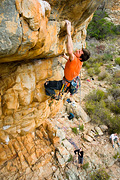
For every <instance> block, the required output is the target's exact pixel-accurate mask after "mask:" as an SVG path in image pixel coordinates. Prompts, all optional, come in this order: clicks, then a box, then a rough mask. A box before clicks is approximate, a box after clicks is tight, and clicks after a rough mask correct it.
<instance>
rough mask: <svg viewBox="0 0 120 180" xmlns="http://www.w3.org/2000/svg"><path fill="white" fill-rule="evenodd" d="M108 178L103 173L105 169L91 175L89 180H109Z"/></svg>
mask: <svg viewBox="0 0 120 180" xmlns="http://www.w3.org/2000/svg"><path fill="white" fill-rule="evenodd" d="M109 179H110V176H109V175H108V173H107V172H106V171H105V169H99V170H97V171H96V172H94V173H93V174H91V180H109Z"/></svg>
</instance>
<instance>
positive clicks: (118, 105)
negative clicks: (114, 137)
mask: <svg viewBox="0 0 120 180" xmlns="http://www.w3.org/2000/svg"><path fill="white" fill-rule="evenodd" d="M110 110H111V111H112V112H114V113H116V114H120V99H117V100H116V101H114V102H112V103H111V104H110Z"/></svg>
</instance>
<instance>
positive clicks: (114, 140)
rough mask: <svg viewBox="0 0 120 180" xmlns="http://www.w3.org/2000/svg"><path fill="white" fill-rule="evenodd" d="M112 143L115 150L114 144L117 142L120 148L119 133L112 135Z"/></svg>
mask: <svg viewBox="0 0 120 180" xmlns="http://www.w3.org/2000/svg"><path fill="white" fill-rule="evenodd" d="M109 139H110V142H111V143H112V147H113V148H114V143H115V142H117V144H118V146H119V147H120V143H119V138H118V135H117V133H115V134H111V135H110V138H109Z"/></svg>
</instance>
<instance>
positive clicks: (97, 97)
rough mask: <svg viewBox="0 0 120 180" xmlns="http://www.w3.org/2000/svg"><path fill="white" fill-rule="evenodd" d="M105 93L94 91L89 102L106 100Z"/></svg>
mask: <svg viewBox="0 0 120 180" xmlns="http://www.w3.org/2000/svg"><path fill="white" fill-rule="evenodd" d="M104 97H105V93H104V91H102V90H99V89H98V90H93V91H92V92H91V93H90V94H89V95H88V96H87V101H91V100H92V101H100V100H102V99H104Z"/></svg>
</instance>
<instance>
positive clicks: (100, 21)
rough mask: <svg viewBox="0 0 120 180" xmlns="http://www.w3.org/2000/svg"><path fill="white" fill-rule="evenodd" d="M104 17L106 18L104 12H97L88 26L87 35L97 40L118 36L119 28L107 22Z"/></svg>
mask: <svg viewBox="0 0 120 180" xmlns="http://www.w3.org/2000/svg"><path fill="white" fill-rule="evenodd" d="M106 17H108V15H107V13H106V12H105V11H101V10H97V11H96V12H95V13H94V16H93V19H92V21H91V22H90V24H89V25H88V28H87V35H88V36H90V37H95V38H96V39H98V40H99V39H105V38H106V37H108V36H111V35H115V34H116V35H118V34H120V26H116V25H114V24H113V23H112V22H110V21H108V20H107V19H106Z"/></svg>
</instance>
